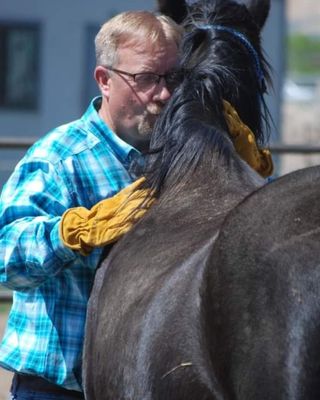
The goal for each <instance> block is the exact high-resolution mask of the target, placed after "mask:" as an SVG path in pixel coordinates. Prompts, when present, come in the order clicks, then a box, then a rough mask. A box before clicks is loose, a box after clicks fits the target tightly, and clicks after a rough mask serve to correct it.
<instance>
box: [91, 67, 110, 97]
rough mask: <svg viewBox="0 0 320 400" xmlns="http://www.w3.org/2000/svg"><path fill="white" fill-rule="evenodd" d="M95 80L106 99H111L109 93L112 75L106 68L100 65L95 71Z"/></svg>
mask: <svg viewBox="0 0 320 400" xmlns="http://www.w3.org/2000/svg"><path fill="white" fill-rule="evenodd" d="M94 79H95V80H96V82H97V84H98V86H99V89H100V92H101V94H102V95H103V96H104V97H107V98H108V97H109V91H110V74H109V71H108V70H107V69H106V68H105V67H102V66H101V65H98V66H97V67H96V68H95V70H94Z"/></svg>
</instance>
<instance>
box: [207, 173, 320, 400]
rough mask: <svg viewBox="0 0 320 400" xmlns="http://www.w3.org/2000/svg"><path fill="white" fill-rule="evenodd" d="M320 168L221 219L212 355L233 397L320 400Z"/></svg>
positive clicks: (213, 279) (212, 274)
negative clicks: (222, 222) (217, 316)
mask: <svg viewBox="0 0 320 400" xmlns="http://www.w3.org/2000/svg"><path fill="white" fill-rule="evenodd" d="M319 197H320V167H313V168H309V169H305V170H301V171H297V172H295V173H292V174H289V175H287V176H284V177H283V178H280V179H278V180H276V181H274V182H273V183H271V184H269V185H267V186H265V187H263V188H262V189H260V190H258V191H257V192H255V193H253V194H252V195H251V196H249V197H248V198H247V199H245V201H244V202H243V203H241V204H240V205H239V206H238V207H236V208H235V209H234V210H233V211H232V212H231V213H230V214H229V215H228V217H227V218H226V220H225V223H224V224H223V227H222V228H221V232H220V235H219V238H218V239H217V242H216V245H215V249H214V251H213V252H212V255H211V258H210V261H209V263H211V264H212V266H213V267H212V268H211V269H210V271H209V277H208V281H209V283H208V285H209V290H210V291H211V298H212V304H213V312H214V313H215V315H219V319H215V320H214V321H213V324H212V330H213V331H214V335H213V336H212V337H213V338H215V340H216V342H215V345H214V346H213V349H214V351H213V352H212V355H211V357H212V358H214V359H215V360H217V361H218V360H219V362H218V364H217V366H218V370H217V374H218V376H219V378H220V381H221V382H223V387H224V388H225V389H226V388H227V389H226V391H227V392H228V393H229V396H230V397H227V398H236V399H243V400H244V399H273V400H278V399H279V400H280V399H281V400H284V399H290V400H302V399H308V400H316V399H319V398H320V379H319V377H320V362H319V359H320V338H319V332H320V318H319V315H320V296H319V293H320V246H319V243H320V211H319Z"/></svg>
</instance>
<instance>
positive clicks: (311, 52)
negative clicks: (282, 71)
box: [287, 34, 320, 75]
mask: <svg viewBox="0 0 320 400" xmlns="http://www.w3.org/2000/svg"><path fill="white" fill-rule="evenodd" d="M287 61H288V65H287V67H288V72H289V73H293V74H303V75H306V74H307V75H308V74H320V37H314V36H307V35H303V34H293V35H290V36H289V37H288V38H287Z"/></svg>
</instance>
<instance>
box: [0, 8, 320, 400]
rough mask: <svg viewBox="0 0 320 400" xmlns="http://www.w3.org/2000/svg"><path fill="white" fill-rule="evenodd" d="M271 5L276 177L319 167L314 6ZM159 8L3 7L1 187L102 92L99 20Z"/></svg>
mask: <svg viewBox="0 0 320 400" xmlns="http://www.w3.org/2000/svg"><path fill="white" fill-rule="evenodd" d="M172 1H174V0H172ZM271 2H272V9H271V16H270V18H269V20H268V22H267V25H266V27H265V29H264V35H263V45H264V48H265V51H266V54H267V58H268V61H269V62H270V63H271V65H272V67H273V80H274V90H273V91H272V92H270V94H269V96H268V99H267V102H268V105H269V108H270V110H271V114H272V116H273V119H274V127H273V129H272V135H271V141H270V146H271V149H272V151H273V154H274V158H275V162H276V170H275V176H280V175H283V174H285V173H288V172H290V171H293V170H296V169H298V168H302V167H306V166H311V165H316V164H320V1H319V0H304V1H303V2H302V1H300V0H271ZM155 7H156V1H155V0H154V1H151V0H108V1H105V0H104V1H102V0H91V1H90V2H88V1H86V0H63V1H62V0H56V1H54V2H53V1H51V0H28V1H26V2H21V1H20V0H2V1H1V2H0V189H1V188H2V186H3V184H4V183H5V181H6V180H7V178H8V177H9V175H10V173H11V171H12V170H13V168H14V166H15V164H16V163H17V162H18V160H19V159H20V158H21V157H22V156H23V154H24V153H25V151H26V150H27V148H28V147H29V146H30V144H31V143H33V142H34V141H35V140H36V139H37V138H40V137H41V136H42V135H44V134H45V133H46V132H48V130H50V129H52V128H54V127H56V126H58V125H61V124H63V123H66V122H69V121H71V120H73V119H77V118H79V117H80V116H81V114H82V113H83V112H84V111H85V109H86V107H87V105H88V103H89V101H90V99H91V98H92V97H93V96H95V95H96V94H98V91H97V88H96V85H95V82H94V79H93V69H94V66H95V57H94V46H93V40H94V37H95V34H96V33H97V31H98V30H99V27H100V26H101V24H102V23H103V22H104V21H105V20H107V19H108V18H110V17H112V16H113V15H114V14H116V13H118V12H121V11H124V10H128V9H149V10H154V9H155ZM0 245H1V244H0ZM0 300H1V302H0V338H1V337H2V335H3V330H4V326H5V321H6V318H7V313H8V310H9V307H10V301H11V293H10V292H8V291H6V290H4V289H0ZM10 379H11V374H10V373H9V372H6V371H4V370H2V369H1V368H0V400H7V399H8V388H9V382H10Z"/></svg>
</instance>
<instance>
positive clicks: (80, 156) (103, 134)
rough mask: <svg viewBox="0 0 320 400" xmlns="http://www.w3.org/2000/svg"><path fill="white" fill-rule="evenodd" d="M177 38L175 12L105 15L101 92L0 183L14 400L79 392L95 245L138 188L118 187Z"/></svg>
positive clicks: (144, 135)
mask: <svg viewBox="0 0 320 400" xmlns="http://www.w3.org/2000/svg"><path fill="white" fill-rule="evenodd" d="M180 36H181V31H180V28H179V27H178V26H177V25H176V24H175V23H173V22H172V21H171V20H170V19H168V18H166V17H164V16H155V15H153V14H151V13H149V12H143V11H141V12H127V13H123V14H120V15H118V16H116V17H114V18H112V19H111V20H110V21H108V22H107V23H105V24H104V25H103V26H102V28H101V30H100V32H99V33H98V35H97V37H96V42H95V44H96V58H97V66H96V69H95V79H96V81H97V83H98V85H99V88H100V91H101V96H100V97H98V98H95V99H93V101H92V102H91V104H90V106H89V108H88V110H87V111H86V113H85V114H84V115H83V116H82V118H80V119H79V120H77V121H74V122H71V123H69V124H66V125H63V126H61V127H58V128H56V129H54V130H53V131H51V132H49V134H48V135H46V136H45V137H44V138H42V139H41V140H39V141H38V142H37V143H36V144H35V145H34V146H33V147H32V148H31V149H30V150H29V151H28V152H27V154H26V156H25V157H24V158H23V159H22V160H21V161H20V162H19V164H18V165H17V167H16V169H15V171H14V172H13V174H12V176H11V177H10V179H9V181H8V182H7V184H6V186H5V187H4V189H3V193H2V195H1V203H0V204H1V205H0V227H1V229H0V238H1V245H0V283H2V284H3V285H5V286H7V287H8V288H11V289H13V290H14V294H13V306H12V310H11V312H10V315H9V318H8V325H7V329H6V333H5V335H4V338H3V341H2V344H1V346H0V365H1V366H3V367H4V368H7V369H9V370H12V371H14V372H15V374H14V379H13V384H12V389H11V392H12V396H13V398H15V399H17V400H19V399H29V398H30V399H31V398H34V399H49V398H50V399H51V400H52V399H55V398H59V399H74V398H83V395H82V393H81V350H82V344H83V335H84V322H85V314H86V306H87V300H88V296H89V292H90V288H91V285H92V281H93V277H94V273H95V268H96V266H97V263H98V261H99V257H100V256H101V252H102V250H101V247H99V248H96V246H103V245H104V244H105V243H108V242H109V241H112V240H114V239H116V238H117V237H118V236H119V233H117V232H116V234H114V230H113V227H112V220H113V219H114V218H116V217H117V212H118V210H119V204H120V205H121V204H123V202H125V200H126V199H127V198H128V197H129V195H130V194H131V192H133V191H134V190H135V189H136V188H137V187H138V185H137V184H133V186H129V187H128V188H126V189H124V190H123V188H125V187H126V186H128V185H129V184H130V183H131V182H132V181H133V180H134V179H135V178H136V177H135V176H133V175H132V174H131V173H130V169H129V166H130V163H131V162H132V160H133V159H135V158H138V157H139V156H140V155H141V152H144V151H145V150H146V149H147V148H148V142H149V136H150V132H151V129H152V127H153V124H154V122H155V120H156V118H157V116H158V114H159V113H160V111H161V109H162V108H163V106H164V104H165V103H166V101H167V100H168V99H169V97H170V88H169V85H168V81H169V80H170V79H169V78H170V72H171V71H172V70H173V69H174V68H175V66H176V63H177V49H178V43H179V40H180ZM118 192H120V193H118ZM116 193H118V194H117V195H116V196H115V197H112V196H114V195H115V194H116ZM110 197H112V198H110ZM103 199H106V200H103ZM136 200H137V199H136ZM139 201H140V200H139V199H138V202H136V203H134V205H133V206H132V205H131V209H132V208H133V207H135V206H136V205H137V204H139ZM97 203H98V204H97ZM96 204H97V205H96ZM128 204H129V205H130V201H129V203H128ZM120 208H121V207H120ZM129 208H130V207H129ZM101 221H102V222H103V223H102V224H101V229H102V231H99V229H100V226H99V223H101ZM110 221H111V223H110ZM106 226H107V229H106V228H105V227H106ZM109 226H111V228H110V229H109ZM127 229H128V227H126V229H124V230H122V231H121V232H120V234H122V233H123V232H125V231H126V230H127ZM111 231H112V233H111V234H110V232H111Z"/></svg>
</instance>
